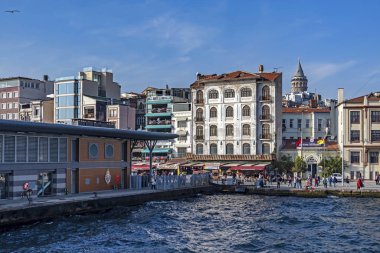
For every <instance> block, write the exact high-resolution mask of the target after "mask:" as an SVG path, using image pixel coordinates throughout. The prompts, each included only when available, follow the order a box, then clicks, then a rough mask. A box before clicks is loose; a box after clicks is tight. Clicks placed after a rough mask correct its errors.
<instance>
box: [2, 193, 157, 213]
mask: <svg viewBox="0 0 380 253" xmlns="http://www.w3.org/2000/svg"><path fill="white" fill-rule="evenodd" d="M151 192H159V191H158V190H151V189H142V190H110V191H100V192H96V197H95V194H94V193H78V194H69V195H61V196H49V197H38V198H37V197H35V196H34V197H33V200H32V202H31V203H30V204H29V201H28V199H27V198H26V197H24V198H21V197H20V198H16V199H2V200H0V212H1V211H5V210H9V209H21V208H28V207H33V206H38V205H49V204H57V203H65V202H75V201H84V200H91V199H94V198H98V199H99V198H109V197H122V196H130V195H139V194H146V193H151Z"/></svg>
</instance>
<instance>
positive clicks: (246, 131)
mask: <svg viewBox="0 0 380 253" xmlns="http://www.w3.org/2000/svg"><path fill="white" fill-rule="evenodd" d="M243 135H248V136H249V135H251V126H250V125H248V124H244V125H243Z"/></svg>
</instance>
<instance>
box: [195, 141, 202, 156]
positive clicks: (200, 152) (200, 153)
mask: <svg viewBox="0 0 380 253" xmlns="http://www.w3.org/2000/svg"><path fill="white" fill-rule="evenodd" d="M196 153H197V155H203V144H200V143H199V144H197V146H196Z"/></svg>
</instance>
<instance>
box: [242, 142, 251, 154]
mask: <svg viewBox="0 0 380 253" xmlns="http://www.w3.org/2000/svg"><path fill="white" fill-rule="evenodd" d="M249 154H251V145H249V144H248V143H244V144H243V155H249Z"/></svg>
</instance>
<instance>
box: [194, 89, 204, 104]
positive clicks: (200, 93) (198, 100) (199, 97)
mask: <svg viewBox="0 0 380 253" xmlns="http://www.w3.org/2000/svg"><path fill="white" fill-rule="evenodd" d="M195 103H198V104H199V103H203V91H201V90H199V91H197V98H196V101H195Z"/></svg>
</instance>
